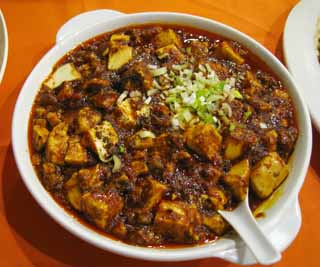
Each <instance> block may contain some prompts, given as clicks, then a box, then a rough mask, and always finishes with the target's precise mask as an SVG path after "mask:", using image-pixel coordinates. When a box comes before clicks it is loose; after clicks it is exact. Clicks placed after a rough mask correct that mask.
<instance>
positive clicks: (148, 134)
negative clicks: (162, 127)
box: [138, 130, 156, 139]
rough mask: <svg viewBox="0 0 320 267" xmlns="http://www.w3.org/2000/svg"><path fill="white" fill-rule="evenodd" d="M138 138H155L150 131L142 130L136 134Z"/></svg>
mask: <svg viewBox="0 0 320 267" xmlns="http://www.w3.org/2000/svg"><path fill="white" fill-rule="evenodd" d="M138 134H139V136H140V138H142V139H143V138H156V136H155V134H154V133H153V132H151V131H147V130H142V131H139V132H138Z"/></svg>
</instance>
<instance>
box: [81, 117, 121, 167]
mask: <svg viewBox="0 0 320 267" xmlns="http://www.w3.org/2000/svg"><path fill="white" fill-rule="evenodd" d="M85 137H86V140H87V142H88V144H89V146H90V147H91V149H92V150H93V151H94V152H95V153H96V154H97V155H98V157H99V159H100V160H101V161H103V162H107V161H108V158H109V156H110V155H111V150H112V148H113V147H114V146H115V145H116V144H117V143H118V141H119V138H118V134H117V132H116V131H115V129H114V128H113V127H112V125H111V123H110V122H109V121H107V120H105V121H103V122H102V123H101V124H99V125H96V126H95V127H94V128H92V129H90V130H88V131H87V132H86V133H85Z"/></svg>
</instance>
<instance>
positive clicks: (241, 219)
mask: <svg viewBox="0 0 320 267" xmlns="http://www.w3.org/2000/svg"><path fill="white" fill-rule="evenodd" d="M247 201H248V200H247V199H246V200H244V201H242V203H240V204H239V206H238V207H237V208H236V209H235V210H233V211H231V212H230V211H219V213H220V214H221V215H222V216H223V217H224V219H225V220H226V221H228V222H229V223H230V224H231V225H232V227H233V228H234V229H235V230H236V231H237V233H238V234H239V235H240V237H241V238H242V240H243V241H244V242H245V243H246V245H247V246H248V247H249V248H250V250H251V251H252V253H253V254H254V255H255V257H256V259H257V261H258V262H259V263H261V264H264V265H268V264H272V263H275V262H277V261H279V260H280V259H281V254H280V252H279V251H278V250H277V249H276V248H275V247H274V246H273V245H272V244H271V242H270V241H269V239H268V238H267V236H266V235H265V234H264V233H263V232H262V231H261V229H260V227H259V225H258V224H257V222H256V220H255V218H254V217H253V215H252V213H251V210H250V208H249V206H248V203H247Z"/></svg>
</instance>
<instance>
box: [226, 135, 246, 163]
mask: <svg viewBox="0 0 320 267" xmlns="http://www.w3.org/2000/svg"><path fill="white" fill-rule="evenodd" d="M225 146H226V149H225V151H224V158H225V159H228V160H234V159H236V158H238V157H240V156H241V155H242V152H243V148H244V142H243V141H240V140H236V139H234V138H232V137H228V138H227V139H226V142H225Z"/></svg>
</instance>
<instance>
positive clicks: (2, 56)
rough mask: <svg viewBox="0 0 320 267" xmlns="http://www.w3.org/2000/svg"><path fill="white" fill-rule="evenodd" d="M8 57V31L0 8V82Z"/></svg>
mask: <svg viewBox="0 0 320 267" xmlns="http://www.w3.org/2000/svg"><path fill="white" fill-rule="evenodd" d="M7 58H8V33H7V27H6V22H5V20H4V17H3V14H2V12H1V9H0V83H1V81H2V77H3V75H4V70H5V68H6V65H7Z"/></svg>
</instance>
